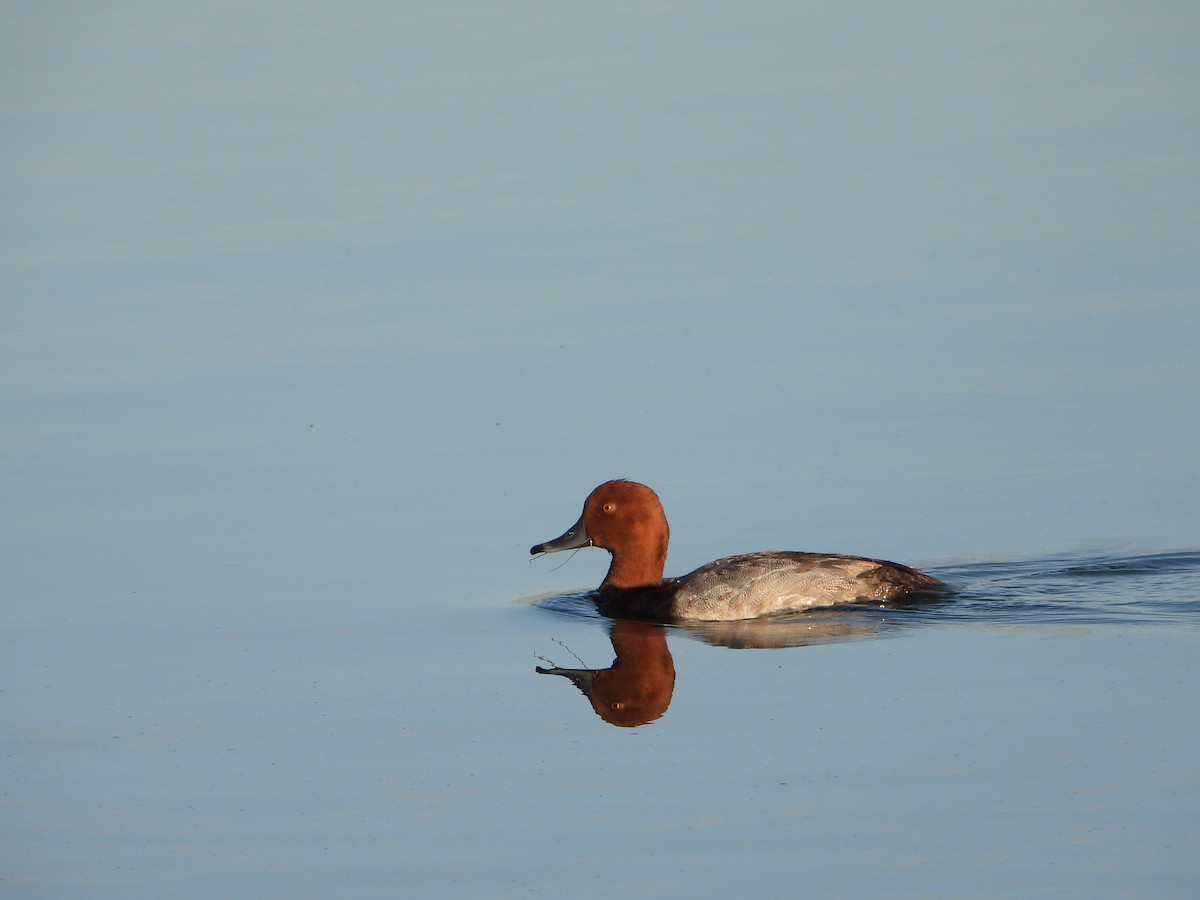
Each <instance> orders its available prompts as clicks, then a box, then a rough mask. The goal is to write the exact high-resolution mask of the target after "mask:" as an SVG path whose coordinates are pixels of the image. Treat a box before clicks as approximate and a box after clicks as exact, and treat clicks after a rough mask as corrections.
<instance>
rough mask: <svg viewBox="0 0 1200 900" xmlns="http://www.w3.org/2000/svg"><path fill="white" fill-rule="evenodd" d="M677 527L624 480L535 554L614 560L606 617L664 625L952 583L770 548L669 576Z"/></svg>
mask: <svg viewBox="0 0 1200 900" xmlns="http://www.w3.org/2000/svg"><path fill="white" fill-rule="evenodd" d="M670 537H671V529H670V526H669V525H668V524H667V516H666V512H665V511H664V510H663V505H662V501H661V500H659V498H658V494H656V493H655V492H654V491H653V490H652V489H651V488H649V487H647V486H646V485H644V484H641V483H639V482H636V481H628V480H626V479H616V480H613V481H606V482H604V484H601V485H600V486H599V487H597V488H595V490H593V491H592V492H591V493H590V494H589V495H588V497H587V500H585V501H584V504H583V513H582V514H581V515H580V517H579V521H577V522H576V523H575V524H574V525H572V526H571V527H570V528H568V529H567V530H566V531H565V532H563V534H561V535H560V536H558V537H556V538H555V539H554V540H552V541H546V542H545V543H541V544H535V545H534V546H533V547H531V548H530V550H529V552H530V555H531V556H534V557H536V556H539V555H541V554H543V553H558V552H560V551H562V550H575V549H578V548H581V547H599V548H601V549H603V550H607V551H608V552H609V553H610V554H611V555H612V561H611V562H610V564H609V567H608V573H607V574H606V575H605V576H604V581H602V582H601V584H600V588H599V591H598V600H597V607H598V608H599V609H600V611H601V612H602V613H604V614H606V615H613V616H630V617H635V618H641V619H651V620H656V621H665V622H679V621H683V622H686V621H709V622H716V621H733V620H738V619H756V618H759V617H763V616H772V615H780V614H783V613H796V612H801V611H803V610H807V609H813V608H817V607H828V606H841V605H846V604H871V605H876V606H878V605H882V604H887V603H894V602H896V601H898V600H903V599H905V598H912V597H915V596H917V595H923V594H926V595H927V594H939V593H943V592H945V591H946V590H948V586H947V585H946V584H945V583H944V582H942V581H940V580H938V579H937V578H934V577H933V576H932V575H927V574H925V573H924V572H921V571H918V570H917V569H914V568H912V567H910V566H906V565H902V564H900V563H895V562H890V561H888V560H884V559H871V558H869V557H863V556H847V555H844V554H839V553H806V552H799V551H775V550H767V551H761V552H758V553H744V554H740V555H738V556H726V557H723V558H721V559H717V560H714V561H713V562H710V563H707V564H705V565H703V566H700V568H698V569H696V570H695V571H692V572H689V573H688V574H686V575H681V576H679V577H677V578H664V577H663V570H664V568H665V567H666V561H667V546H668V544H669V542H670Z"/></svg>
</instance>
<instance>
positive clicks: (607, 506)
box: [600, 503, 617, 513]
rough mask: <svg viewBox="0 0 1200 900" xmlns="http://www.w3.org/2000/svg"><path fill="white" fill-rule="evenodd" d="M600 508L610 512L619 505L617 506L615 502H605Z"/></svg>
mask: <svg viewBox="0 0 1200 900" xmlns="http://www.w3.org/2000/svg"><path fill="white" fill-rule="evenodd" d="M600 508H601V509H602V510H604V511H605V512H609V513H610V512H612V511H613V510H614V509H616V508H617V507H616V504H614V503H605V504H604V505H603V506H602V507H600Z"/></svg>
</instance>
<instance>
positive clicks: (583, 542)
mask: <svg viewBox="0 0 1200 900" xmlns="http://www.w3.org/2000/svg"><path fill="white" fill-rule="evenodd" d="M591 543H592V539H591V538H590V537H588V533H587V529H586V528H584V527H583V516H580V517H579V521H578V522H576V523H575V524H574V525H572V526H571V527H570V528H568V529H567V530H566V531H565V532H564V533H563V534H561V535H559V536H558V537H556V538H555V539H554V540H552V541H546V543H544V544H534V545H533V546H532V547H530V548H529V553H530V554H531V555H532V556H537V555H538V554H539V553H557V552H558V551H559V550H577V549H578V548H580V547H588V546H591Z"/></svg>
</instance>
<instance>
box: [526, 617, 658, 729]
mask: <svg viewBox="0 0 1200 900" xmlns="http://www.w3.org/2000/svg"><path fill="white" fill-rule="evenodd" d="M609 638H610V639H611V640H612V645H613V652H614V653H616V654H617V658H616V659H614V660H613V662H612V665H611V666H609V667H608V668H607V669H563V668H559V667H558V666H552V667H550V668H544V667H542V666H538V667H537V671H538V672H540V673H541V674H543V675H562V676H563V677H564V678H569V679H570V680H571V681H572V682H573V683H574V685H575V686H576V687H577V688H579V689H580V690H581V691H583V693H584V695H585V696H586V697H587V698H588V700H590V701H591V704H592V709H594V710H595V711H596V715H598V716H599V717H600V718H601V719H603V720H604V721H605V722H608V723H609V724H610V725H617V726H620V727H622V728H632V727H633V726H635V725H645V724H647V723H648V722H653V721H654V720H655V719H657V718H659V717H660V716H662V714H663V713H665V712H666V711H667V707H668V706H670V705H671V695H672V694H673V693H674V691H675V661H674V660H673V659H672V658H671V651H670V650H668V649H667V632H666V628H664V627H663V626H662V625H657V624H654V623H651V622H632V621H629V620H627V619H617V620H616V621H614V622H613V624H612V629H611V631H610V632H609Z"/></svg>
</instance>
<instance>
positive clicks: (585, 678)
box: [534, 666, 600, 697]
mask: <svg viewBox="0 0 1200 900" xmlns="http://www.w3.org/2000/svg"><path fill="white" fill-rule="evenodd" d="M534 668H535V669H536V670H537V673H538V674H539V675H561V676H562V677H563V678H569V679H570V680H571V683H572V684H573V685H575V687H577V688H579V689H580V690H581V691H583V692H584V693H585V694H587V696H588V697H591V696H592V689H593V687H594V686H595V684H596V676H597V675H599V674H600V672H599V670H598V669H560V668H558V666H554V667H552V668H549V669H547V668H543V667H542V666H535V667H534Z"/></svg>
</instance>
